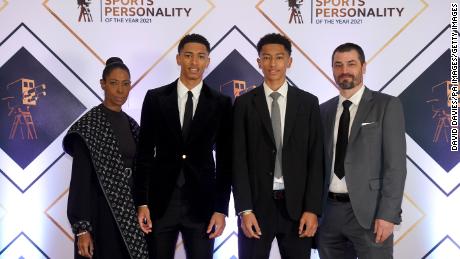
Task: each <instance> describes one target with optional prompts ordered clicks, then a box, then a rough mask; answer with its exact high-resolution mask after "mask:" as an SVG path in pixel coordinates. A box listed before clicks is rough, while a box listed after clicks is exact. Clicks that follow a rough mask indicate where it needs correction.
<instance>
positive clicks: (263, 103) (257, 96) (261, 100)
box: [251, 85, 276, 146]
mask: <svg viewBox="0 0 460 259" xmlns="http://www.w3.org/2000/svg"><path fill="white" fill-rule="evenodd" d="M251 93H252V94H253V97H254V104H255V106H256V110H257V112H258V113H259V116H260V118H261V120H262V124H263V125H264V128H265V130H266V131H267V133H268V135H269V136H270V139H271V140H272V143H273V145H275V146H276V144H275V137H274V136H273V129H272V122H271V119H270V113H269V112H268V106H267V100H266V98H265V92H264V87H263V85H260V86H259V87H257V88H256V89H254V90H253V91H251Z"/></svg>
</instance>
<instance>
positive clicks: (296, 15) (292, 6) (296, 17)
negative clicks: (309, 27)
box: [287, 0, 303, 23]
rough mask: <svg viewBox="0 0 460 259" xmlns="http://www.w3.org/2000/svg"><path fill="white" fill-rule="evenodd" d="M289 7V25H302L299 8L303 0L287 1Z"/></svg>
mask: <svg viewBox="0 0 460 259" xmlns="http://www.w3.org/2000/svg"><path fill="white" fill-rule="evenodd" d="M287 2H288V5H289V12H290V14H289V23H303V18H302V12H301V11H300V6H301V5H303V0H287Z"/></svg>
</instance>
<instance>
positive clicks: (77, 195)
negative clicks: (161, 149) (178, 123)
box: [63, 104, 148, 259]
mask: <svg viewBox="0 0 460 259" xmlns="http://www.w3.org/2000/svg"><path fill="white" fill-rule="evenodd" d="M138 132H139V126H138V124H137V123H136V122H135V121H134V120H133V119H132V118H131V117H129V116H128V115H127V114H125V113H124V112H114V111H111V110H109V109H107V108H106V107H105V106H104V105H102V104H101V105H99V106H97V107H94V108H93V109H91V110H90V111H89V112H88V113H86V114H85V115H83V116H82V118H80V119H79V120H78V121H77V122H76V123H75V124H74V125H72V127H71V128H70V129H69V132H68V133H67V135H66V136H65V137H64V141H63V145H64V150H65V151H66V152H67V153H68V154H70V155H71V156H72V157H73V163H72V178H71V182H70V188H69V200H68V206H67V215H68V218H69V221H70V224H71V225H72V231H73V232H74V233H78V232H80V231H83V230H87V231H90V232H91V234H92V237H93V241H94V247H95V248H94V256H93V258H111V259H112V258H113V259H116V258H120V259H121V258H148V255H147V246H146V243H145V240H144V235H143V233H142V232H141V230H140V228H139V225H138V223H137V216H136V210H135V206H134V202H133V199H132V193H131V190H132V176H131V173H130V171H129V169H128V170H127V169H126V168H134V161H135V152H136V143H137V137H138ZM75 258H80V257H79V255H78V253H77V249H75Z"/></svg>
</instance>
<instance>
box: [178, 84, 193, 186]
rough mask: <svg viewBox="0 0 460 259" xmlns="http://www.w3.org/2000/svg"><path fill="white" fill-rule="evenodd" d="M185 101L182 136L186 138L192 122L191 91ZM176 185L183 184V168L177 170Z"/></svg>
mask: <svg viewBox="0 0 460 259" xmlns="http://www.w3.org/2000/svg"><path fill="white" fill-rule="evenodd" d="M187 95H188V96H187V102H186V103H185V112H184V120H183V121H182V137H183V139H184V141H185V140H187V137H188V134H189V133H190V125H191V124H192V118H193V99H192V98H193V93H192V92H191V91H188V92H187ZM176 184H177V186H178V187H182V186H183V185H184V184H185V176H184V168H182V169H181V170H180V172H179V177H178V178H177V183H176Z"/></svg>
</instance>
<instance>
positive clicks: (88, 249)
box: [77, 232, 94, 258]
mask: <svg viewBox="0 0 460 259" xmlns="http://www.w3.org/2000/svg"><path fill="white" fill-rule="evenodd" d="M77 239H78V241H77V248H78V254H79V255H81V256H83V257H87V258H92V257H93V250H94V244H93V239H92V238H91V234H90V233H89V232H85V233H82V234H78V236H77Z"/></svg>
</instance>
